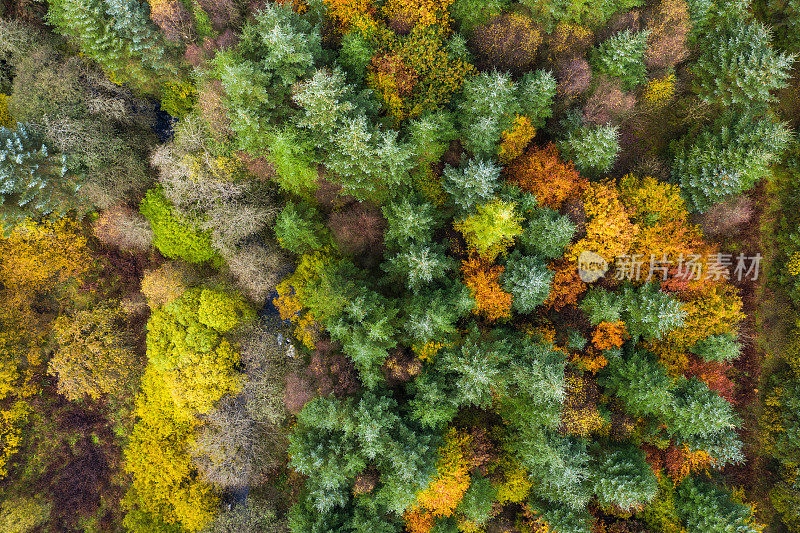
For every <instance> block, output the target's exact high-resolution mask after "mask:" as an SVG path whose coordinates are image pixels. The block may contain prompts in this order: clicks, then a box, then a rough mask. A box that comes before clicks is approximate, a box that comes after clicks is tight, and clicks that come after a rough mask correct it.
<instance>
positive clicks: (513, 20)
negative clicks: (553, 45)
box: [472, 13, 542, 72]
mask: <svg viewBox="0 0 800 533" xmlns="http://www.w3.org/2000/svg"><path fill="white" fill-rule="evenodd" d="M541 43H542V32H541V30H540V29H539V28H538V27H537V26H536V25H535V24H534V22H533V20H531V19H530V18H529V17H527V16H525V15H522V14H521V13H504V14H502V15H498V16H496V17H495V18H493V19H492V20H490V21H489V22H487V23H486V24H483V25H481V26H478V27H477V28H475V30H474V32H473V36H472V44H473V46H474V47H475V49H476V50H477V51H478V55H479V56H480V58H481V59H482V60H483V63H484V66H485V67H486V68H490V67H496V68H499V69H503V70H512V71H516V72H520V71H524V70H527V69H529V68H530V67H531V66H532V65H533V62H534V60H535V58H536V49H537V48H539V45H540V44H541Z"/></svg>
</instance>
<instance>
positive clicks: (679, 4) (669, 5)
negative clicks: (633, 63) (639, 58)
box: [644, 0, 691, 70]
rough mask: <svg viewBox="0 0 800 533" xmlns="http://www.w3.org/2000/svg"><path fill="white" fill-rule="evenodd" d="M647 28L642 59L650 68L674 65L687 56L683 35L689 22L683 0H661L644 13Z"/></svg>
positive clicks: (684, 36)
mask: <svg viewBox="0 0 800 533" xmlns="http://www.w3.org/2000/svg"><path fill="white" fill-rule="evenodd" d="M644 20H645V26H646V28H647V29H648V30H650V36H649V37H648V39H647V49H646V50H645V54H644V62H645V64H646V65H647V67H648V68H650V69H654V70H657V69H665V68H670V67H674V66H675V65H677V64H678V63H680V62H681V61H683V60H684V59H686V58H687V57H688V56H689V49H688V48H687V46H686V38H687V36H688V34H689V29H690V24H691V21H690V19H689V8H688V6H687V4H686V0H662V1H661V3H659V4H657V5H656V6H654V7H652V8H651V9H649V10H648V11H647V12H645V15H644Z"/></svg>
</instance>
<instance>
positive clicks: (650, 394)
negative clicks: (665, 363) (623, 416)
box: [598, 349, 673, 416]
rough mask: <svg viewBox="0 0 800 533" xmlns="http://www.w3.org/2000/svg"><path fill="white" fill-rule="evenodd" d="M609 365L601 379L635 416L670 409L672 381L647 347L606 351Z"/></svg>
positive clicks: (657, 414) (608, 389)
mask: <svg viewBox="0 0 800 533" xmlns="http://www.w3.org/2000/svg"><path fill="white" fill-rule="evenodd" d="M606 356H607V358H608V365H607V366H606V367H605V368H604V369H603V371H602V373H601V374H600V378H599V380H598V382H599V383H600V384H601V385H603V386H604V387H606V390H607V391H608V392H610V393H613V394H614V396H616V397H617V398H619V399H620V400H621V401H622V403H623V405H624V406H625V409H626V410H627V411H628V412H629V413H630V414H632V415H634V416H662V415H664V414H666V413H667V412H668V409H669V407H670V406H671V405H672V402H673V397H672V396H671V395H670V392H669V391H670V389H671V388H672V383H671V380H670V378H669V376H668V375H667V373H666V372H665V371H664V368H663V367H662V366H661V365H660V364H658V363H657V362H656V361H655V359H654V358H653V356H651V355H650V354H649V353H647V352H645V351H644V350H638V349H636V350H626V353H623V352H622V351H620V350H616V351H611V352H606Z"/></svg>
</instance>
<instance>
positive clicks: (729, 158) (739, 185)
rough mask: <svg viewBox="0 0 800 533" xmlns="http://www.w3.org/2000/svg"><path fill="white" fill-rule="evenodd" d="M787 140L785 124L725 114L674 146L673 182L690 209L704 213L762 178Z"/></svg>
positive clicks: (759, 118) (741, 115)
mask: <svg viewBox="0 0 800 533" xmlns="http://www.w3.org/2000/svg"><path fill="white" fill-rule="evenodd" d="M790 135H791V134H790V132H789V130H788V128H787V127H786V126H785V125H784V124H782V123H778V124H776V123H774V122H773V121H772V120H770V119H769V118H762V117H755V116H753V115H750V114H748V113H734V112H728V113H725V114H723V115H722V116H720V117H719V118H718V119H717V120H715V121H714V123H713V124H712V125H711V126H709V127H706V128H705V129H703V130H702V131H701V132H700V134H699V135H697V137H696V138H694V139H691V138H689V137H688V136H687V137H684V138H682V139H681V140H680V141H678V143H677V144H676V147H675V160H674V161H673V166H672V177H673V179H674V180H675V182H677V183H678V184H680V186H681V189H682V190H683V194H684V196H685V197H686V200H687V203H688V205H689V207H691V208H692V209H694V210H696V211H700V212H704V211H707V210H708V209H709V208H711V207H712V206H714V205H715V204H717V203H719V202H721V201H723V200H725V199H726V198H728V197H730V196H732V195H734V194H738V193H740V192H742V191H746V190H748V189H750V188H751V187H752V186H753V185H755V184H756V183H757V182H758V181H759V180H760V179H762V178H763V177H765V176H766V175H767V172H768V171H769V170H768V167H769V165H770V164H771V163H772V162H774V161H775V160H776V159H777V158H778V157H779V156H780V154H781V152H783V150H784V148H785V147H786V145H787V143H788V141H789V138H790Z"/></svg>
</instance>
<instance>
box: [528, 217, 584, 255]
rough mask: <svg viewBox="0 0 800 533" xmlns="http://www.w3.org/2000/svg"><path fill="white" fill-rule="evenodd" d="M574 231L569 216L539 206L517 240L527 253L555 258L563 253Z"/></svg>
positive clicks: (573, 225)
mask: <svg viewBox="0 0 800 533" xmlns="http://www.w3.org/2000/svg"><path fill="white" fill-rule="evenodd" d="M574 233H575V224H574V223H573V222H572V221H571V220H570V219H569V217H566V216H563V215H559V214H558V212H557V211H554V210H552V209H547V208H541V209H537V210H536V211H534V214H533V215H532V216H531V217H530V218H529V219H528V223H527V226H526V227H525V231H524V232H523V233H522V235H520V238H519V242H520V244H521V245H522V247H523V249H524V250H525V251H526V252H527V253H533V254H538V255H541V256H543V257H545V258H547V259H557V258H559V257H561V256H562V255H563V254H564V248H566V247H567V245H568V244H569V243H570V241H572V235H573V234H574Z"/></svg>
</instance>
